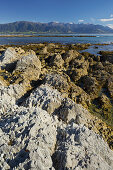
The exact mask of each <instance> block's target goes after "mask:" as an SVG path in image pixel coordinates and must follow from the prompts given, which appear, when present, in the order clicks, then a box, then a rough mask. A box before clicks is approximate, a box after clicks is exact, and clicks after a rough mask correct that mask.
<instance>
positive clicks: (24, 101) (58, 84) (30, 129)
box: [0, 43, 113, 170]
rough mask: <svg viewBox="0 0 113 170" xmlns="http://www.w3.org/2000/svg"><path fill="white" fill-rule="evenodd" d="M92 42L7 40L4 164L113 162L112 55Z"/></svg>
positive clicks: (0, 118) (0, 90)
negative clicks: (90, 49)
mask: <svg viewBox="0 0 113 170" xmlns="http://www.w3.org/2000/svg"><path fill="white" fill-rule="evenodd" d="M89 46H90V44H70V45H62V44H54V43H49V44H48V43H43V44H41V43H40V44H31V45H21V46H16V47H15V46H12V47H9V46H1V47H0V53H1V56H0V168H1V169H26V170H27V169H40V170H46V169H47V170H49V169H51V170H54V169H56V170H57V169H59V170H62V169H77V170H81V169H84V170H86V169H88V170H91V169H94V170H96V169H101V170H107V169H108V170H112V169H113V151H112V149H113V126H112V124H113V62H112V58H113V55H112V53H109V52H108V53H107V52H106V53H105V52H100V54H101V55H100V56H96V55H92V54H90V53H87V52H83V53H80V50H82V49H86V48H88V47H89ZM107 56H108V57H107Z"/></svg>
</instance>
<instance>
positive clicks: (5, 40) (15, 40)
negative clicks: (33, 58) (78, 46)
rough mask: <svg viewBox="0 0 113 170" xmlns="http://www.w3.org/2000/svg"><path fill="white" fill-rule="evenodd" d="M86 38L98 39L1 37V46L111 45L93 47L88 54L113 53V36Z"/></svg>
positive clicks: (98, 35) (104, 35)
mask: <svg viewBox="0 0 113 170" xmlns="http://www.w3.org/2000/svg"><path fill="white" fill-rule="evenodd" d="M37 35H46V36H47V35H48V36H49V35H54V36H56V35H57V36H58V35H60V36H61V35H63V36H65V35H66V36H67V34H37ZM68 35H69V36H80V35H81V34H68ZM82 35H84V36H89V35H90V36H93V35H94V36H96V37H0V45H10V44H15V45H19V44H30V43H43V42H54V43H62V44H71V43H72V44H75V43H91V44H98V43H99V44H104V43H106V44H109V45H105V46H98V48H96V49H95V48H94V47H95V46H91V47H90V48H89V49H88V50H86V51H88V52H90V53H93V54H97V53H98V51H100V50H107V51H113V44H112V43H113V34H82Z"/></svg>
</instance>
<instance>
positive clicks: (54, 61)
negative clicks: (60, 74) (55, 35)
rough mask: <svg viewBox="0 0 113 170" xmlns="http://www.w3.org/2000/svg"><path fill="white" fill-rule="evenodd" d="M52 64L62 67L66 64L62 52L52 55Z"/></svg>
mask: <svg viewBox="0 0 113 170" xmlns="http://www.w3.org/2000/svg"><path fill="white" fill-rule="evenodd" d="M50 64H51V65H54V66H56V67H58V68H61V67H62V66H63V64H64V60H63V59H62V56H61V55H60V54H54V55H53V56H51V59H50Z"/></svg>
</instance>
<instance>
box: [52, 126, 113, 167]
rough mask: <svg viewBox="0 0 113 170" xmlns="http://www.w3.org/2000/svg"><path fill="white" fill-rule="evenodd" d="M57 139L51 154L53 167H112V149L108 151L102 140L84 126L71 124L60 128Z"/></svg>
mask: <svg viewBox="0 0 113 170" xmlns="http://www.w3.org/2000/svg"><path fill="white" fill-rule="evenodd" d="M61 135H62V139H63V141H62V142H61V140H60V137H61ZM58 139H59V140H58V144H57V149H56V151H55V153H54V155H53V160H54V162H55V165H54V167H55V169H59V170H61V169H78V170H79V169H87V170H91V169H95V170H96V169H102V170H105V169H112V166H113V162H112V161H113V157H112V151H110V152H109V148H108V146H107V145H106V144H105V143H104V141H103V140H102V139H101V138H100V137H99V136H98V135H96V134H94V132H92V131H90V130H88V129H87V128H86V127H85V126H83V125H80V126H78V125H76V124H71V125H69V126H67V127H66V128H65V129H64V128H62V129H60V130H59V137H58Z"/></svg>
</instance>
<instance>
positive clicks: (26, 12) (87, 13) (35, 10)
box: [0, 0, 113, 28]
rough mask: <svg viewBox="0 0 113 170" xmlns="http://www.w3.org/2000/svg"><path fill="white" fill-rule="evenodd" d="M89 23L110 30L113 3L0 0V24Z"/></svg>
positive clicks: (100, 0)
mask: <svg viewBox="0 0 113 170" xmlns="http://www.w3.org/2000/svg"><path fill="white" fill-rule="evenodd" d="M15 21H33V22H44V23H45V22H64V23H92V24H101V25H105V26H109V27H111V28H113V0H0V24H2V23H10V22H15Z"/></svg>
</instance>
